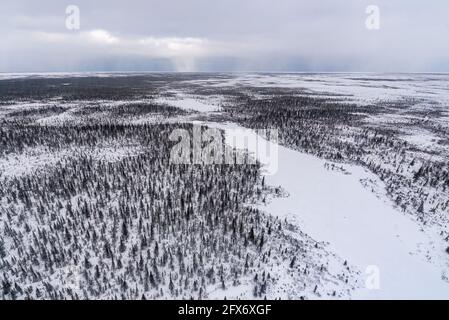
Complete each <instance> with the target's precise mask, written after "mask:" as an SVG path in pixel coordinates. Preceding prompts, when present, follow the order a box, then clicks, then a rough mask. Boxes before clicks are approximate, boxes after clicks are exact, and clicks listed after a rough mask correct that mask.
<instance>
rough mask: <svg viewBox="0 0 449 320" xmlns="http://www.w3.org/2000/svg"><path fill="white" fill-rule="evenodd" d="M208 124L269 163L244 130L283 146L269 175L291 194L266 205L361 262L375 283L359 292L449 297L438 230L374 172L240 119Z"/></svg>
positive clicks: (371, 296)
mask: <svg viewBox="0 0 449 320" xmlns="http://www.w3.org/2000/svg"><path fill="white" fill-rule="evenodd" d="M176 106H178V107H183V106H185V107H186V108H189V103H188V101H187V102H186V104H184V103H183V102H182V100H178V101H177V103H176ZM202 109H203V111H204V108H202ZM206 109H207V108H206ZM203 124H205V125H208V126H209V127H215V128H220V129H223V130H225V132H226V139H227V143H229V144H231V145H236V146H238V147H239V146H240V147H242V146H244V145H245V148H247V149H248V151H249V152H250V153H252V154H254V155H255V156H256V158H257V159H258V160H259V161H260V162H261V163H262V164H264V166H265V167H270V168H273V163H270V161H273V158H271V159H270V158H269V157H268V158H267V157H266V155H264V154H259V153H258V152H257V145H256V144H254V143H253V144H251V143H249V144H245V143H244V142H243V141H240V143H239V142H237V144H236V142H235V140H234V141H233V139H235V132H236V129H237V132H244V133H245V135H246V137H245V138H246V139H247V140H248V142H251V141H258V143H259V145H260V143H261V139H262V140H263V141H262V143H267V144H268V145H271V146H270V148H271V149H273V150H274V149H277V154H278V157H277V158H276V159H274V160H275V161H276V165H275V167H277V170H276V171H275V173H274V174H273V172H268V173H269V174H266V176H265V179H266V183H267V184H269V185H272V186H280V187H282V188H283V189H284V190H285V191H286V192H287V194H288V197H281V198H273V199H271V200H270V201H268V202H267V204H265V205H261V209H263V210H265V211H267V212H269V213H270V214H273V215H276V216H279V217H281V218H287V219H288V220H289V221H290V222H292V223H294V224H297V225H298V227H300V229H301V230H302V231H304V232H305V233H306V234H308V235H309V236H311V237H312V238H314V239H315V240H316V241H324V242H327V243H328V248H329V250H330V251H332V252H334V253H336V254H337V255H339V256H340V257H341V258H343V259H345V260H347V262H348V264H349V265H352V266H355V267H357V268H358V269H359V271H360V272H361V273H362V280H363V281H366V282H367V283H368V286H366V285H365V283H361V288H360V289H357V290H356V291H355V292H353V295H352V298H354V299H443V298H446V299H447V298H449V281H448V280H447V278H448V276H449V274H448V272H449V270H448V263H449V261H448V260H449V259H448V255H447V253H446V252H445V249H446V246H445V243H444V242H443V241H442V239H441V237H440V236H439V235H438V231H437V230H433V229H432V228H427V227H426V228H425V229H424V228H423V226H422V225H421V224H419V223H418V222H417V221H415V220H413V218H411V217H409V216H406V215H405V214H404V213H402V212H400V211H399V210H398V209H396V208H394V206H393V203H392V202H391V201H389V200H388V198H387V196H386V195H385V188H384V185H383V184H382V182H381V181H380V180H379V179H378V178H377V177H376V176H375V175H374V174H372V173H370V172H368V171H367V170H365V169H363V168H361V167H359V166H355V165H347V164H344V165H341V164H336V167H339V168H342V169H343V170H342V169H337V168H335V170H332V164H329V163H327V162H326V161H325V160H323V159H320V158H318V157H315V156H312V155H309V154H304V153H301V152H298V151H295V150H292V149H289V148H285V147H283V146H278V145H274V143H275V142H267V141H266V140H264V139H263V138H262V137H257V139H256V137H255V136H257V133H256V132H254V131H251V130H247V129H244V128H242V127H240V126H239V125H236V124H233V123H226V124H223V123H212V122H203ZM248 135H249V136H248ZM251 135H253V136H251ZM240 138H242V139H244V137H240ZM248 138H249V139H248ZM327 164H329V165H327ZM270 171H272V170H270ZM377 276H378V277H377ZM376 277H377V278H376ZM377 284H378V288H377Z"/></svg>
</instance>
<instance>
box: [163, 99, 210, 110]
mask: <svg viewBox="0 0 449 320" xmlns="http://www.w3.org/2000/svg"><path fill="white" fill-rule="evenodd" d="M155 102H156V103H159V104H168V105H170V106H173V107H177V108H181V109H184V110H193V111H198V112H214V111H218V110H219V107H218V106H214V105H212V104H210V103H205V102H202V101H200V100H198V99H194V98H190V97H176V98H171V99H169V98H158V99H156V100H155Z"/></svg>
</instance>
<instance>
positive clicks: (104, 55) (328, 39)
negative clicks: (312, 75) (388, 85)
mask: <svg viewBox="0 0 449 320" xmlns="http://www.w3.org/2000/svg"><path fill="white" fill-rule="evenodd" d="M68 5H76V6H77V7H78V8H79V10H80V28H79V30H69V29H67V27H66V19H67V14H66V7H67V6H68ZM368 5H377V6H378V7H379V9H380V29H378V30H370V29H368V28H367V27H366V19H367V18H368V16H369V15H368V14H367V13H366V8H367V6H368ZM155 70H156V71H377V72H396V71H401V72H402V71H404V72H406V71H417V72H425V71H432V72H434V71H436V72H447V71H449V1H448V0H429V1H424V0H370V1H366V0H308V1H304V0H163V1H162V0H160V1H153V0H145V1H143V0H142V1H140V0H121V1H115V0H108V1H106V0H105V1H102V0H100V1H98V0H97V1H88V0H73V1H64V0H63V1H61V0H54V1H50V0H40V1H36V0H30V1H26V0H14V1H13V0H10V1H8V0H1V2H0V72H41V71H42V72H45V71H155Z"/></svg>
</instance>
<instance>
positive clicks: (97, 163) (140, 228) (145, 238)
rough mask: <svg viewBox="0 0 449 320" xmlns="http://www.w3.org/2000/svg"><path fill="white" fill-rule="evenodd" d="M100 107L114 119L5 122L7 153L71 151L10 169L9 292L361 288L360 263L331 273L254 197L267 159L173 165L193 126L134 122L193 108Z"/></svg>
mask: <svg viewBox="0 0 449 320" xmlns="http://www.w3.org/2000/svg"><path fill="white" fill-rule="evenodd" d="M85 108H86V109H88V108H91V106H86V107H85ZM99 108H101V110H102V111H105V109H106V112H108V116H107V119H108V121H97V123H93V122H91V121H83V120H85V118H84V116H85V115H86V114H89V112H90V111H91V110H85V112H80V113H79V114H78V116H79V119H80V121H79V122H75V123H74V124H65V125H42V124H37V123H35V122H34V121H35V120H38V119H40V117H45V116H48V113H49V112H52V111H55V112H56V113H58V112H59V109H55V110H53V109H52V108H49V109H48V110H47V109H45V108H44V109H42V110H46V111H45V112H44V111H41V112H37V113H33V112H31V111H30V113H28V112H26V111H21V112H22V114H21V116H22V117H25V118H26V117H27V116H30V115H31V118H28V119H22V120H21V119H20V118H21V117H20V115H17V114H16V115H14V116H12V117H11V116H9V115H7V116H6V117H5V118H4V119H3V120H2V126H1V127H0V159H1V158H5V157H10V156H17V155H22V154H24V155H26V154H27V153H28V152H30V150H44V154H43V156H44V157H45V156H46V157H52V156H53V155H56V154H59V153H61V152H62V151H65V150H69V151H70V152H66V153H65V156H64V157H62V158H61V159H59V160H58V161H57V162H56V164H55V165H53V166H51V167H45V169H43V170H36V171H35V172H33V173H32V174H25V175H17V176H14V175H13V176H2V175H0V199H1V202H0V270H1V272H0V281H1V288H2V291H1V292H0V297H1V298H3V299H98V298H102V299H103V298H108V299H163V298H170V297H172V298H186V299H187V298H195V299H197V298H199V299H201V298H207V297H208V296H210V295H211V294H214V293H216V292H217V291H221V292H223V294H222V296H226V289H229V288H231V287H238V286H248V285H249V286H251V291H252V293H253V295H254V297H256V298H263V297H265V296H267V295H269V296H271V297H276V296H285V295H286V292H287V294H288V295H289V296H292V297H296V298H297V297H298V296H301V295H303V294H305V293H306V292H308V291H309V292H313V294H317V295H333V294H335V292H334V290H330V289H329V286H328V285H327V283H328V282H330V283H333V284H340V285H339V286H338V287H339V288H340V290H339V292H338V294H339V295H341V294H344V293H345V290H349V288H350V287H351V286H352V281H353V279H352V278H353V275H352V272H351V270H350V269H349V268H347V267H346V266H343V264H342V270H341V271H339V273H338V274H334V273H330V272H329V271H328V269H327V264H326V262H324V261H326V259H324V258H323V257H325V256H326V255H327V254H328V253H327V252H326V251H325V250H324V249H323V248H321V247H320V246H319V245H318V244H317V243H316V242H314V241H313V240H311V239H310V238H308V237H307V236H305V235H302V236H301V240H299V239H298V236H292V235H291V230H290V229H291V228H292V227H291V226H290V225H289V224H288V223H287V222H285V221H280V220H279V219H277V218H275V217H272V216H270V215H267V214H265V213H264V212H261V211H260V210H258V209H255V208H254V207H253V206H252V205H250V204H252V203H255V202H256V203H257V202H260V201H261V200H262V199H265V198H266V197H267V196H269V195H270V193H271V192H272V191H271V189H270V188H268V187H267V186H265V185H264V183H263V182H262V178H261V175H260V167H259V165H258V164H243V165H241V164H240V165H175V164H172V163H171V162H170V151H171V148H172V146H173V144H174V142H172V141H170V139H169V138H168V136H169V135H170V133H171V132H173V130H174V129H178V128H183V129H186V130H190V131H191V130H192V125H190V124H182V123H177V124H168V123H155V124H148V123H147V124H132V123H126V121H124V119H126V118H127V117H131V116H134V115H136V114H140V115H141V114H148V113H152V112H168V113H175V114H177V113H182V112H181V111H178V110H176V109H173V108H170V107H167V106H156V105H147V104H134V103H133V104H125V105H123V106H121V107H118V108H117V109H115V107H111V109H108V107H104V106H99ZM77 110H79V108H78V109H77ZM126 142H130V143H132V144H133V145H134V146H138V148H135V150H136V151H135V154H133V155H130V156H126V157H122V158H120V159H118V160H117V159H108V157H107V156H105V157H102V158H101V159H99V158H98V157H96V156H94V155H93V153H92V152H91V151H92V150H96V149H99V150H100V151H101V150H102V148H103V146H105V145H113V146H117V150H116V151H117V152H120V150H119V149H120V146H124V144H125V143H126ZM298 232H299V231H298ZM292 261H294V262H292ZM285 270H287V271H285ZM286 278H287V279H290V280H287V281H286ZM285 283H286V284H285ZM312 283H313V285H312ZM278 284H282V285H281V286H279V285H278ZM282 291H284V292H282Z"/></svg>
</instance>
